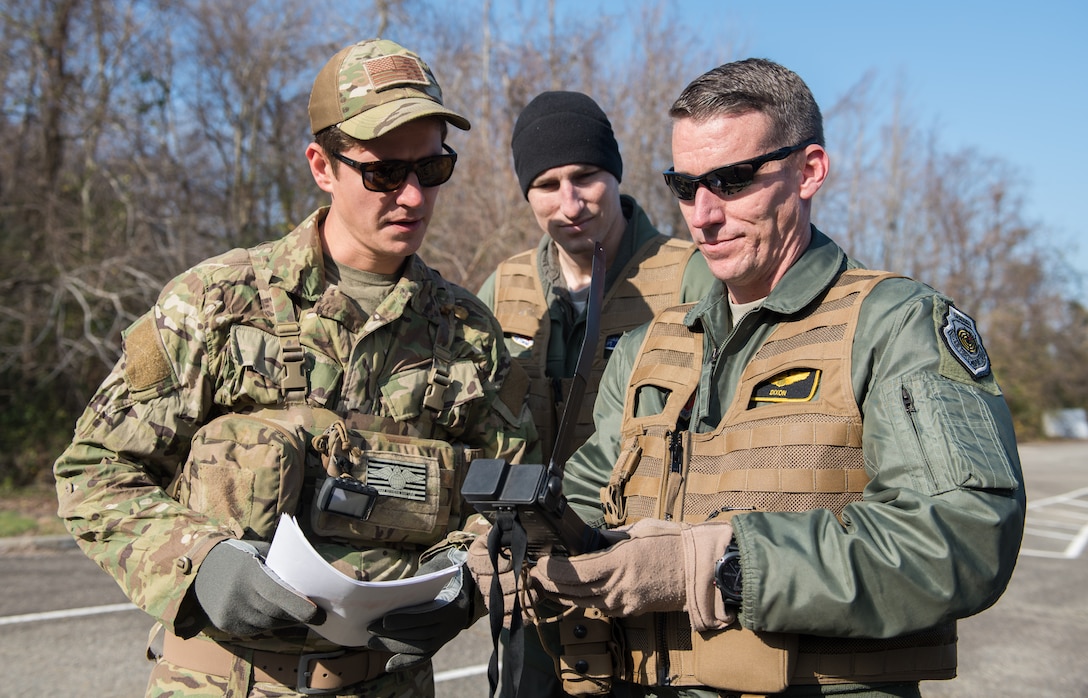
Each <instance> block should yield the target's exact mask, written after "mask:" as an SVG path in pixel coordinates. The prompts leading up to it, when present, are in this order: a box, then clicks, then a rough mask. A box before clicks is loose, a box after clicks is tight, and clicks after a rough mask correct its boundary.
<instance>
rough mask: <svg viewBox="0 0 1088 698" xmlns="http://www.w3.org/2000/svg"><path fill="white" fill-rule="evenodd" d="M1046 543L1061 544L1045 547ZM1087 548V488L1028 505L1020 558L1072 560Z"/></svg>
mask: <svg viewBox="0 0 1088 698" xmlns="http://www.w3.org/2000/svg"><path fill="white" fill-rule="evenodd" d="M1048 541H1063V542H1065V543H1066V544H1065V546H1064V547H1062V546H1061V545H1060V543H1059V544H1056V545H1046V543H1047V542H1048ZM1085 548H1088V487H1082V488H1080V489H1076V490H1072V491H1070V492H1066V493H1064V494H1059V495H1055V496H1053V497H1046V498H1044V499H1040V500H1038V501H1034V502H1028V512H1027V520H1026V521H1025V523H1024V543H1023V545H1022V546H1021V548H1020V554H1021V555H1030V556H1032V557H1050V558H1059V559H1064V560H1075V559H1076V558H1078V557H1080V556H1081V554H1082V553H1083V552H1084V550H1085Z"/></svg>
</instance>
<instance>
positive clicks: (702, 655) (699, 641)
mask: <svg viewBox="0 0 1088 698" xmlns="http://www.w3.org/2000/svg"><path fill="white" fill-rule="evenodd" d="M691 645H692V651H693V653H694V659H693V668H692V673H693V674H694V675H695V678H696V679H697V680H698V681H699V682H700V683H702V684H703V685H706V686H713V687H714V688H719V689H724V690H727V691H737V692H740V693H756V694H766V693H779V692H781V691H784V690H785V689H786V687H787V686H788V685H789V679H790V675H791V674H792V672H793V665H794V663H795V662H796V661H797V635H795V634H793V633H757V632H754V631H752V630H747V629H745V628H741V627H740V626H736V625H734V626H731V627H729V628H726V629H725V630H717V631H707V632H703V633H700V632H693V633H692V634H691Z"/></svg>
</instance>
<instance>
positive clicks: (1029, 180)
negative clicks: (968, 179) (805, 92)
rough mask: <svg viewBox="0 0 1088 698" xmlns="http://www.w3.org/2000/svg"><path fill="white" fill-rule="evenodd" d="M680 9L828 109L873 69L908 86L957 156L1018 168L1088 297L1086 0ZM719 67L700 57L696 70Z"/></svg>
mask: <svg viewBox="0 0 1088 698" xmlns="http://www.w3.org/2000/svg"><path fill="white" fill-rule="evenodd" d="M604 4H605V6H607V7H608V8H609V10H611V9H612V8H613V7H616V6H623V5H625V4H627V3H624V2H623V0H606V1H605V3H604ZM675 9H676V11H677V12H678V13H679V14H678V18H679V19H680V21H682V22H684V23H685V24H688V25H690V26H695V27H698V31H700V32H703V35H702V36H700V39H701V40H706V39H707V36H708V35H709V34H711V33H718V34H720V35H721V36H722V38H723V46H724V45H738V44H739V45H740V48H742V49H744V53H745V54H746V55H752V56H761V57H765V58H770V59H772V60H775V61H777V62H779V63H782V64H783V65H785V66H787V67H789V68H791V69H793V70H794V71H796V72H797V73H798V74H799V75H801V77H802V78H804V80H805V81H806V82H807V83H808V85H809V87H810V88H811V89H812V91H813V93H814V94H815V96H816V99H817V101H818V102H819V103H820V104H821V106H823V107H825V108H827V107H830V106H831V105H832V104H833V103H834V102H835V101H836V100H837V99H838V97H839V96H841V95H842V94H844V93H845V92H846V91H847V90H848V89H849V88H850V87H851V86H852V85H854V84H855V83H856V82H857V81H858V80H859V79H860V78H861V77H862V76H863V75H864V74H865V73H866V72H868V71H875V72H876V73H877V75H878V77H879V78H880V79H881V80H882V81H883V82H884V83H887V84H891V83H893V82H894V81H897V80H899V81H901V83H900V84H901V85H902V87H903V88H904V89H905V91H906V103H907V105H908V108H909V109H911V110H912V112H913V113H914V114H916V115H917V116H918V117H919V119H921V120H922V122H923V125H924V126H931V127H932V128H933V131H934V132H935V133H937V134H938V137H939V140H940V143H941V145H942V146H944V149H945V150H947V151H958V150H960V149H963V148H973V149H975V150H977V151H979V152H980V153H982V154H985V155H987V156H991V157H998V158H1001V159H1002V160H1005V161H1006V162H1008V163H1010V164H1011V165H1014V166H1016V167H1018V168H1020V170H1021V171H1022V172H1023V175H1024V179H1023V185H1024V194H1025V198H1026V201H1027V208H1026V215H1027V217H1028V219H1029V220H1033V221H1038V222H1040V223H1042V224H1043V225H1044V226H1045V228H1046V229H1047V230H1048V231H1050V233H1049V235H1048V236H1047V238H1048V241H1049V242H1050V243H1051V244H1053V245H1055V246H1060V247H1061V248H1062V249H1063V250H1065V251H1066V252H1068V254H1067V259H1068V260H1069V262H1070V264H1071V265H1072V266H1073V267H1074V270H1075V271H1076V272H1078V273H1079V275H1080V276H1081V279H1082V281H1081V290H1080V294H1079V296H1078V297H1079V298H1081V299H1082V302H1083V303H1084V304H1085V305H1088V240H1086V239H1085V237H1086V236H1085V235H1084V233H1085V232H1086V230H1085V229H1086V228H1088V225H1086V224H1085V222H1084V219H1083V211H1084V208H1085V207H1084V203H1083V202H1084V201H1085V200H1086V199H1088V192H1085V191H1082V190H1081V187H1082V186H1084V183H1083V180H1082V179H1081V174H1080V173H1082V172H1083V171H1084V169H1085V167H1088V137H1086V136H1085V130H1086V129H1085V127H1086V125H1088V75H1086V73H1088V39H1086V38H1085V35H1086V34H1088V2H1083V1H1082V0H1060V1H1059V0H1036V1H1035V2H1009V1H1007V0H991V1H989V2H983V1H982V0H965V1H957V0H945V1H943V2H934V1H932V0H914V1H913V2H882V1H880V0H869V1H867V2H864V1H862V0H849V1H841V2H837V1H834V0H826V1H824V2H820V1H818V0H807V1H797V0H778V1H765V0H748V1H747V2H728V1H727V0H717V1H715V2H709V1H704V0H686V1H685V2H678V3H676V5H675ZM681 59H683V57H681ZM710 67H712V66H711V65H706V66H703V65H702V62H700V61H697V60H694V61H692V75H691V77H693V78H694V77H695V76H696V75H698V74H699V73H701V72H702V71H703V70H706V69H708V68H710ZM889 94H890V92H889ZM832 155H834V154H833V153H832ZM1073 245H1077V247H1078V249H1075V250H1073V249H1072V247H1073Z"/></svg>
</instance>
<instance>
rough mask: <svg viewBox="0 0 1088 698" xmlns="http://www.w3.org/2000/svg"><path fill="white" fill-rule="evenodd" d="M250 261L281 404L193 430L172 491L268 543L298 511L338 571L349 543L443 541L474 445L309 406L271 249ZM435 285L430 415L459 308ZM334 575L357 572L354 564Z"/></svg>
mask: <svg viewBox="0 0 1088 698" xmlns="http://www.w3.org/2000/svg"><path fill="white" fill-rule="evenodd" d="M250 258H251V262H252V264H253V268H254V271H255V273H256V279H257V286H258V289H259V293H260V298H261V303H262V307H263V309H264V311H265V313H266V314H267V315H268V316H269V317H270V318H271V319H272V320H273V321H274V335H275V340H276V341H277V342H278V347H279V351H278V357H277V361H278V363H279V367H278V369H279V370H278V371H277V374H278V376H279V391H280V400H279V403H278V404H275V405H269V406H265V407H260V408H257V409H253V410H248V411H245V412H233V413H227V414H224V415H222V416H220V417H218V418H216V419H214V420H212V421H210V422H208V423H207V424H206V425H204V426H203V427H202V428H201V429H200V430H198V432H197V433H196V434H195V435H194V437H193V440H192V446H191V450H190V455H189V458H188V460H187V461H186V463H185V464H184V466H183V468H182V470H181V471H180V472H179V475H178V477H177V478H176V480H175V482H174V483H173V485H172V487H171V493H172V494H173V496H174V497H175V498H176V499H177V500H178V501H179V502H181V503H182V504H185V505H187V506H189V507H190V508H192V509H195V510H197V511H199V512H201V513H203V514H205V515H207V516H209V517H211V518H214V519H217V520H218V521H220V522H221V523H224V524H226V525H227V526H228V527H229V528H230V529H231V530H232V531H233V532H234V533H235V535H237V536H238V537H241V538H251V539H254V538H255V539H261V540H268V539H270V538H271V536H272V534H273V533H274V531H275V528H276V525H277V523H278V521H279V518H280V516H281V515H282V514H292V515H295V516H296V517H298V519H299V523H300V525H301V526H302V527H303V529H304V530H306V532H307V533H308V534H310V536H311V540H312V542H314V545H315V547H316V548H317V549H318V550H319V551H322V550H325V549H327V552H328V553H329V554H327V555H326V557H327V558H328V559H329V560H330V562H332V563H333V564H334V565H336V566H338V567H341V565H340V564H338V560H337V558H338V557H340V556H342V554H341V553H339V552H335V551H340V550H343V549H345V547H346V548H366V547H369V546H374V547H381V548H398V549H402V550H404V551H405V552H409V551H423V550H425V549H426V548H427V547H428V546H430V545H433V544H435V543H437V542H439V541H441V540H442V539H443V538H444V536H445V535H446V534H447V532H449V531H450V530H453V529H454V528H456V526H457V524H458V523H459V518H460V507H459V506H458V504H457V502H458V501H459V498H458V494H457V491H456V489H457V486H458V477H460V474H461V473H463V472H464V470H465V467H466V464H467V462H469V461H470V460H471V459H472V458H474V457H475V456H477V455H479V452H478V449H470V448H467V447H465V446H464V445H463V444H459V443H450V442H447V441H443V440H440V439H431V438H423V437H421V436H418V435H413V434H405V433H403V432H404V431H405V429H406V427H405V426H404V425H399V424H397V423H394V422H393V420H392V419H391V418H388V417H378V416H373V415H368V414H361V413H351V414H349V415H346V416H341V415H339V414H337V413H336V412H334V411H332V410H330V409H327V408H324V407H319V406H315V405H314V404H311V403H310V402H308V400H307V397H308V395H309V393H310V390H311V386H309V385H308V380H307V375H306V370H305V361H306V356H305V353H304V350H303V347H302V344H301V342H300V336H301V328H300V325H299V322H298V321H297V317H296V314H295V307H294V305H293V303H292V301H291V299H290V297H289V296H288V295H287V292H286V291H285V290H283V289H282V288H279V287H277V286H275V285H273V284H271V283H270V277H271V270H270V268H269V265H268V261H267V248H264V247H258V248H254V249H253V250H251V251H250ZM438 285H439V288H438V293H439V295H443V297H445V298H448V299H450V302H449V303H443V304H440V305H441V306H442V307H443V308H444V310H443V313H442V318H441V319H440V320H439V321H438V322H437V336H436V341H435V345H434V347H433V358H432V367H431V370H430V372H429V375H428V385H427V388H426V392H425V394H424V396H423V400H422V407H421V410H422V411H424V412H425V411H427V410H430V411H431V412H433V413H437V412H438V411H440V410H441V409H442V408H443V406H444V405H445V404H446V401H447V398H448V397H449V395H448V394H447V391H448V389H449V387H450V385H451V384H452V381H451V380H450V366H451V362H452V358H453V355H452V344H453V341H454V336H455V330H456V322H457V319H458V318H457V314H458V310H459V309H458V308H457V307H456V306H455V305H454V304H453V303H452V297H453V294H452V293H451V292H450V291H449V290H448V288H447V287H446V286H445V285H444V282H442V281H441V280H440V279H439V281H438ZM462 312H463V311H462ZM412 556H413V557H414V555H412ZM341 571H344V572H345V573H348V574H352V573H355V574H358V571H357V570H355V569H352V566H351V565H347V566H346V567H343V568H342V569H341ZM388 572H389V573H393V574H396V573H395V571H388ZM404 572H406V573H409V574H410V572H411V570H401V573H404Z"/></svg>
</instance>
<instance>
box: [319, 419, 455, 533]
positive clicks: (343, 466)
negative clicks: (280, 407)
mask: <svg viewBox="0 0 1088 698" xmlns="http://www.w3.org/2000/svg"><path fill="white" fill-rule="evenodd" d="M313 445H314V448H315V450H316V451H317V453H318V454H320V457H321V462H322V465H323V466H324V470H325V474H326V477H325V478H324V479H323V480H322V481H321V482H318V483H317V485H316V487H315V488H314V493H315V494H314V501H313V506H312V507H311V508H310V525H311V528H312V529H313V532H314V533H316V534H317V535H320V536H327V537H329V538H336V539H344V540H373V541H382V542H384V543H387V544H388V543H409V544H417V545H429V544H431V543H434V542H435V541H436V540H439V539H440V538H441V537H442V536H444V535H445V534H446V532H447V531H449V530H450V529H451V525H454V527H455V524H456V523H457V522H456V521H453V520H452V519H454V518H456V517H457V516H458V515H459V513H458V510H459V509H460V507H458V506H455V498H454V492H455V489H454V486H455V484H456V478H457V475H458V473H460V472H463V471H464V465H465V462H466V458H469V457H470V456H471V455H472V454H467V453H466V450H465V449H464V448H463V447H461V446H460V445H454V444H450V443H447V442H445V441H437V440H434V439H423V438H418V437H412V436H399V435H394V434H384V433H380V432H373V431H361V430H357V429H349V428H348V427H347V426H346V425H345V424H344V422H342V421H337V422H334V423H333V424H331V425H330V426H329V427H328V428H327V429H326V430H325V431H324V432H323V433H321V434H320V435H318V436H317V437H315V438H314V440H313Z"/></svg>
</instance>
